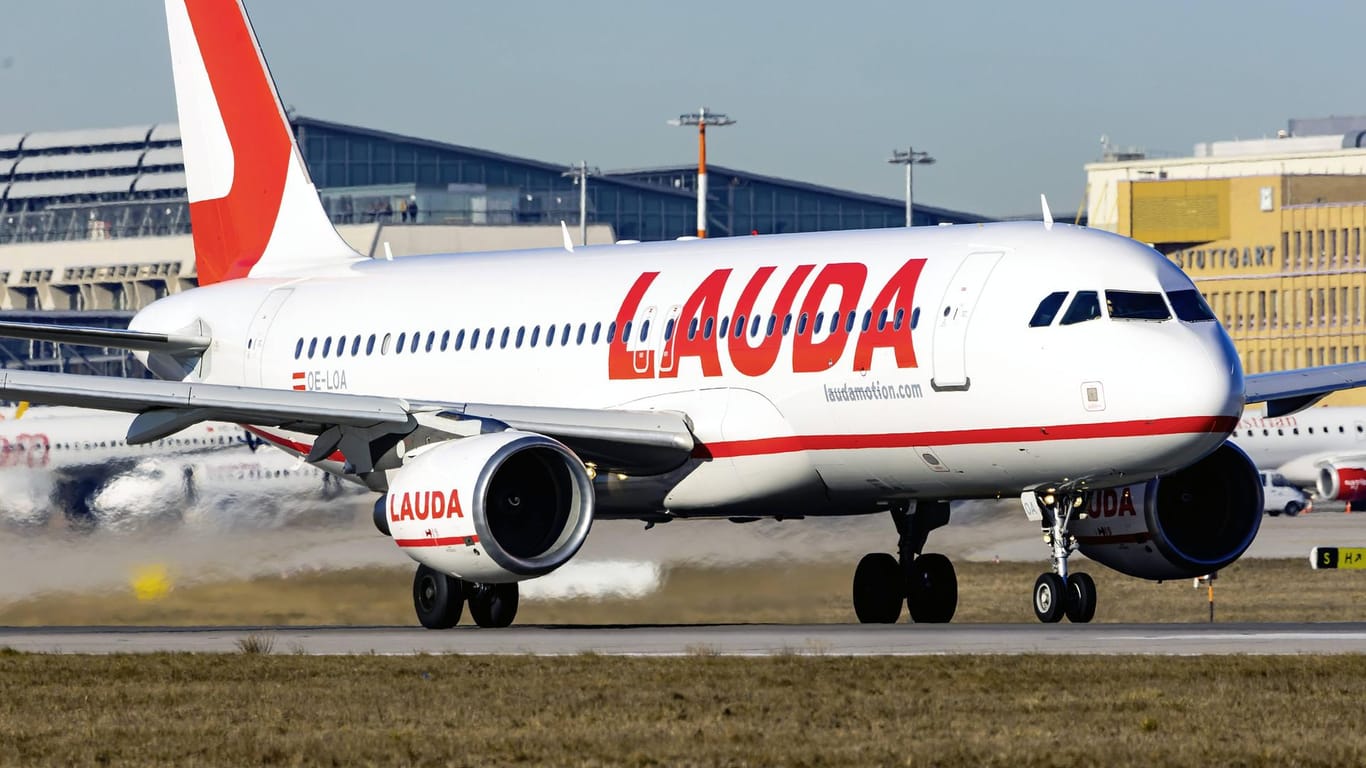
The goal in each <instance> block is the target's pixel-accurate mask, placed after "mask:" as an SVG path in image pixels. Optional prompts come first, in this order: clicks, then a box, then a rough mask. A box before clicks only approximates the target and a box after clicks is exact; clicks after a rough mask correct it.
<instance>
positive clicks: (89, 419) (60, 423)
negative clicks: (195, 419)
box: [0, 406, 342, 530]
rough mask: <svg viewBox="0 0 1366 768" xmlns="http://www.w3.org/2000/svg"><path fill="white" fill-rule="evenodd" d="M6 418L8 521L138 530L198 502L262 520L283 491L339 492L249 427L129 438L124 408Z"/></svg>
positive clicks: (2, 475) (3, 513) (3, 476)
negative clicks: (265, 443)
mask: <svg viewBox="0 0 1366 768" xmlns="http://www.w3.org/2000/svg"><path fill="white" fill-rule="evenodd" d="M5 416H6V417H5V418H3V419H0V520H3V521H4V522H6V523H8V524H9V525H10V526H11V527H19V528H27V529H32V528H35V527H42V526H46V525H48V524H49V523H51V522H55V521H54V517H56V518H57V519H59V520H61V521H64V522H65V524H66V525H67V526H68V527H72V528H77V529H81V530H85V529H89V528H92V527H111V528H124V529H127V528H135V527H143V526H146V525H149V524H164V523H166V522H167V521H171V520H177V519H180V518H181V517H182V516H183V513H184V511H185V510H186V509H187V508H189V507H192V506H195V505H200V506H202V507H203V508H205V509H208V510H214V511H215V513H216V514H219V515H221V516H222V517H223V519H224V520H223V521H224V522H225V523H226V522H230V521H231V520H236V521H239V522H240V521H242V520H243V519H245V518H257V519H259V518H260V517H261V516H262V515H263V514H264V513H266V512H270V511H278V510H276V507H275V504H274V503H273V502H272V497H274V496H277V495H279V494H288V493H298V494H305V495H306V494H307V493H309V492H312V493H327V494H329V495H336V494H338V493H340V492H341V491H342V488H341V486H340V484H339V483H338V482H337V480H336V479H335V478H334V477H332V476H330V475H327V474H326V473H324V472H322V471H321V470H318V469H316V468H314V467H310V466H308V465H306V464H303V463H302V462H300V461H298V460H297V459H295V458H292V457H290V456H288V455H285V454H283V453H280V452H279V451H275V450H272V449H267V450H257V448H258V447H259V446H260V440H258V439H256V438H254V437H253V436H251V435H250V434H249V433H248V432H246V430H244V429H242V427H240V426H237V425H234V424H225V423H221V422H203V423H199V424H195V425H192V426H190V427H188V428H187V429H185V430H184V431H182V432H180V433H178V434H176V435H173V436H168V437H164V438H161V439H159V440H155V441H152V442H148V443H141V444H137V443H130V442H128V439H127V435H128V427H129V425H130V424H131V422H132V419H133V417H132V416H131V415H130V414H127V413H119V412H114V411H98V410H89V409H84V408H69V407H60V406H56V407H34V408H27V409H24V408H22V407H20V408H14V409H10V410H9V412H8V413H7V414H6V415H5Z"/></svg>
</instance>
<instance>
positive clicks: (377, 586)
mask: <svg viewBox="0 0 1366 768" xmlns="http://www.w3.org/2000/svg"><path fill="white" fill-rule="evenodd" d="M1088 565H1089V567H1086V566H1083V567H1085V569H1086V570H1088V571H1089V572H1090V573H1091V574H1092V575H1093V576H1095V578H1096V582H1097V585H1098V587H1099V592H1100V603H1099V609H1098V611H1097V613H1096V619H1095V620H1096V621H1098V622H1200V621H1206V620H1207V619H1208V615H1209V608H1208V602H1207V599H1206V593H1205V590H1204V589H1200V590H1196V589H1193V588H1192V586H1191V582H1190V581H1189V580H1180V581H1173V582H1166V583H1161V584H1156V583H1151V582H1145V581H1139V580H1137V579H1131V578H1127V577H1125V576H1121V575H1120V574H1117V573H1115V572H1114V571H1111V570H1108V569H1105V568H1100V567H1099V566H1095V565H1093V564H1088ZM1041 568H1042V566H1041V565H1040V564H1034V563H980V562H977V563H974V562H967V563H961V564H959V565H958V578H959V608H958V613H957V615H956V616H955V617H954V621H955V622H993V623H1001V622H1006V623H1009V622H1033V621H1034V615H1033V613H1032V611H1031V609H1030V605H1029V594H1030V588H1031V587H1032V586H1033V583H1034V578H1035V577H1036V576H1037V575H1038V574H1039V572H1040V570H1041ZM852 574H853V564H847V565H826V564H809V563H797V564H776V563H767V564H763V565H754V566H746V567H736V568H695V567H687V568H675V569H672V570H670V571H668V572H667V574H666V577H665V579H664V582H663V584H662V586H661V588H660V590H659V591H657V592H655V593H654V594H651V595H649V596H646V597H644V598H640V599H606V600H592V599H576V600H562V601H529V600H528V601H524V602H523V603H522V608H521V611H520V613H519V614H518V619H517V621H518V623H519V624H636V623H643V624H651V623H665V624H671V623H694V622H776V623H839V622H852V621H854V616H853V609H852V608H851V607H850V599H849V592H850V582H851V579H852ZM411 583H412V572H411V571H410V570H408V569H406V568H405V569H388V568H376V569H363V570H350V571H329V572H318V573H306V574H298V575H293V576H289V577H271V578H261V579H255V580H251V581H241V582H216V583H203V584H190V585H187V586H183V587H179V588H175V589H172V590H171V591H170V592H169V593H167V594H166V595H165V596H164V597H162V598H160V599H156V600H139V599H138V598H137V596H136V595H135V594H134V591H133V589H132V588H131V587H129V588H124V589H121V590H112V591H109V592H100V593H92V594H70V593H54V594H46V595H41V596H38V597H34V598H31V599H27V600H23V601H20V602H13V603H9V604H0V625H11V626H15V625H26V626H31V625H46V624H54V625H85V624H147V625H160V624H168V625H195V624H210V625H258V624H261V625H290V624H293V625H300V624H304V625H307V624H367V625H374V624H382V625H395V624H398V625H413V624H415V623H416V621H415V619H414V618H413V613H412V602H411V601H412V598H411ZM1215 608H1216V619H1217V620H1218V621H1221V622H1233V621H1357V620H1363V619H1366V572H1356V571H1336V572H1335V571H1313V570H1310V568H1309V565H1308V563H1307V562H1305V561H1304V560H1242V561H1240V562H1238V563H1236V564H1235V565H1234V566H1233V567H1231V568H1229V569H1227V570H1226V571H1224V572H1223V573H1222V574H1221V575H1220V578H1219V579H1218V580H1217V581H1216V582H1215ZM467 620H468V619H467Z"/></svg>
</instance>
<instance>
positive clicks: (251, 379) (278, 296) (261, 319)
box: [242, 288, 294, 386]
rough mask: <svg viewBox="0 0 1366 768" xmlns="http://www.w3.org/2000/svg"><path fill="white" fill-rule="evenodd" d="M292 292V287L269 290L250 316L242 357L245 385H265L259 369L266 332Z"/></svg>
mask: <svg viewBox="0 0 1366 768" xmlns="http://www.w3.org/2000/svg"><path fill="white" fill-rule="evenodd" d="M293 292H294V289H293V288H280V289H278V290H274V291H271V292H270V293H269V294H268V295H267V296H266V299H265V301H262V302H261V306H260V307H259V308H258V309H257V310H256V314H255V315H253V316H252V318H251V325H250V326H249V327H248V328H247V350H246V354H245V355H244V358H243V359H244V360H245V368H244V370H243V371H242V381H243V382H245V383H246V384H247V386H265V385H266V382H265V381H264V379H263V375H262V370H261V359H262V355H263V354H264V353H265V347H266V333H267V332H268V331H269V330H270V324H271V323H273V322H274V321H275V316H276V315H277V314H279V312H280V307H282V306H284V303H285V301H286V300H288V299H289V295H290V294H291V293H293Z"/></svg>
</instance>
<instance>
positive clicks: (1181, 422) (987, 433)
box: [693, 416, 1238, 459]
mask: <svg viewBox="0 0 1366 768" xmlns="http://www.w3.org/2000/svg"><path fill="white" fill-rule="evenodd" d="M1237 424H1238V417H1236V416H1188V417H1182V418H1171V419H1142V420H1134V421H1112V422H1105V423H1100V424H1059V425H1055V426H1047V427H998V428H991V429H960V430H942V431H938V432H889V433H883V434H874V435H794V436H792V437H766V438H759V439H756V440H731V441H722V442H715V443H706V444H703V445H699V446H697V447H696V448H694V449H693V458H699V459H708V458H710V459H729V458H736V457H739V456H766V455H769V454H775V453H792V452H794V451H847V450H855V449H862V448H914V447H917V446H930V447H935V448H938V447H942V446H948V445H989V444H1004V443H1037V442H1044V441H1054V440H1091V439H1096V438H1112V437H1150V436H1154V435H1182V434H1206V433H1209V434H1213V433H1220V432H1223V433H1228V432H1231V431H1232V430H1233V428H1234V427H1235V426H1237Z"/></svg>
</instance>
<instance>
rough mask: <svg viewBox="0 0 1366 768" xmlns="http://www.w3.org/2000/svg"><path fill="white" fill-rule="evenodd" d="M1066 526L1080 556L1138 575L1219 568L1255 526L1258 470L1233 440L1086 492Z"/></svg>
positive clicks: (1176, 575)
mask: <svg viewBox="0 0 1366 768" xmlns="http://www.w3.org/2000/svg"><path fill="white" fill-rule="evenodd" d="M1078 512H1085V515H1084V516H1083V515H1080V514H1078V515H1077V516H1076V518H1074V520H1073V522H1072V524H1071V531H1072V533H1073V534H1074V535H1075V536H1076V537H1077V548H1078V549H1079V550H1080V551H1081V553H1082V554H1084V555H1086V556H1087V557H1089V558H1091V559H1092V560H1095V561H1096V562H1098V563H1101V564H1102V565H1105V566H1108V567H1110V568H1113V569H1115V570H1117V571H1119V572H1120V573H1124V574H1127V575H1129V576H1136V577H1138V578H1142V579H1153V580H1161V579H1180V578H1191V577H1194V576H1202V575H1204V574H1207V573H1210V572H1212V571H1217V570H1219V569H1220V568H1224V567H1226V566H1228V565H1229V564H1230V563H1232V562H1233V561H1234V560H1237V559H1238V558H1239V556H1241V555H1242V554H1243V552H1245V551H1247V548H1248V546H1250V545H1251V544H1252V540H1253V539H1254V538H1255V537H1256V536H1257V530H1258V528H1260V527H1261V524H1262V484H1261V481H1260V479H1259V478H1258V476H1257V468H1256V466H1255V465H1253V463H1252V460H1251V459H1249V458H1248V457H1247V454H1245V453H1243V452H1242V450H1240V449H1239V448H1238V447H1237V446H1235V445H1233V444H1232V443H1224V444H1223V445H1222V446H1220V447H1219V448H1218V449H1217V450H1215V451H1214V453H1211V454H1210V455H1208V456H1206V457H1205V458H1203V459H1201V460H1200V461H1197V462H1196V463H1194V464H1192V465H1190V466H1189V467H1186V468H1185V469H1182V470H1179V471H1177V472H1173V473H1172V474H1170V475H1164V476H1162V477H1158V478H1156V479H1154V480H1149V481H1148V482H1146V483H1138V484H1136V485H1130V486H1126V487H1123V488H1107V489H1104V490H1098V491H1092V492H1091V493H1090V494H1089V495H1088V497H1087V503H1086V507H1085V508H1084V509H1083V510H1078Z"/></svg>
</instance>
